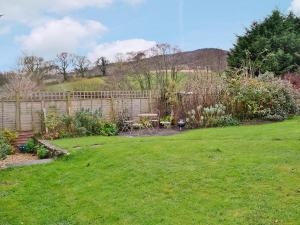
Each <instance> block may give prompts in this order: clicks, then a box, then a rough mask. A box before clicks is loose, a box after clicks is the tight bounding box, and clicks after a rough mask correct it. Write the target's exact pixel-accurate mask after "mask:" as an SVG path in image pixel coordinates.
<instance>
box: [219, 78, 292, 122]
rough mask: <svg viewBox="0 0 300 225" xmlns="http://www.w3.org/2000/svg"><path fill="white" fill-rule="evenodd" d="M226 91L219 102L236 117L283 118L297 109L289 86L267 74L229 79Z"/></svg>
mask: <svg viewBox="0 0 300 225" xmlns="http://www.w3.org/2000/svg"><path fill="white" fill-rule="evenodd" d="M227 92H228V93H227V96H226V97H225V99H224V100H223V102H224V103H225V104H226V106H227V108H228V109H229V110H230V111H231V113H232V114H233V115H234V116H236V117H238V118H240V119H265V120H268V119H272V120H284V119H286V118H287V117H288V116H289V115H293V114H296V113H297V111H298V107H297V104H296V100H295V95H294V92H293V89H292V87H291V85H289V84H288V83H287V82H284V81H281V80H279V79H275V78H273V77H270V74H265V75H262V76H260V77H259V78H247V77H243V78H238V79H231V80H230V81H229V82H228V89H227Z"/></svg>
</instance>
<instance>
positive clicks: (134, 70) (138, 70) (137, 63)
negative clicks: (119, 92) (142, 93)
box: [128, 51, 153, 90]
mask: <svg viewBox="0 0 300 225" xmlns="http://www.w3.org/2000/svg"><path fill="white" fill-rule="evenodd" d="M128 56H129V63H128V64H129V70H130V75H131V76H132V77H133V79H134V80H136V81H137V82H138V84H139V86H140V89H141V90H151V89H152V77H153V76H152V74H151V65H150V63H149V60H147V58H146V56H147V52H146V51H141V52H132V53H128Z"/></svg>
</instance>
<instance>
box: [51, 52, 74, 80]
mask: <svg viewBox="0 0 300 225" xmlns="http://www.w3.org/2000/svg"><path fill="white" fill-rule="evenodd" d="M71 62H72V57H71V55H70V54H69V53H67V52H62V53H60V54H58V55H57V56H56V59H55V65H56V68H57V71H58V73H59V74H61V75H63V78H64V81H66V80H67V79H68V70H69V67H70V65H71Z"/></svg>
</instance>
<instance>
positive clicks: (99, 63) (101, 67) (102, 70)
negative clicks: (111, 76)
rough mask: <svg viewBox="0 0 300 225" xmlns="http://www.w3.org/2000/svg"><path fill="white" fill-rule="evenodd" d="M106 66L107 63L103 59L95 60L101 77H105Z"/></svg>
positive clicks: (106, 60)
mask: <svg viewBox="0 0 300 225" xmlns="http://www.w3.org/2000/svg"><path fill="white" fill-rule="evenodd" d="M108 64H109V61H108V59H106V58H105V57H100V58H98V59H97V60H96V62H95V66H96V68H97V69H98V71H100V73H101V75H102V76H106V74H107V66H108Z"/></svg>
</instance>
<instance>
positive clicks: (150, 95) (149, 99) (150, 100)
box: [148, 90, 152, 112]
mask: <svg viewBox="0 0 300 225" xmlns="http://www.w3.org/2000/svg"><path fill="white" fill-rule="evenodd" d="M148 102H149V112H152V91H151V90H150V91H149V98H148Z"/></svg>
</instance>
